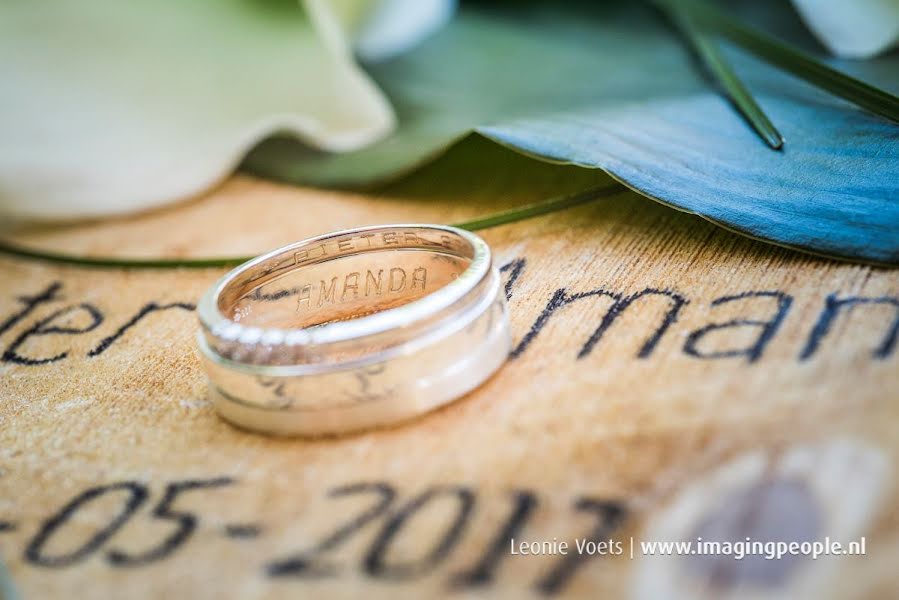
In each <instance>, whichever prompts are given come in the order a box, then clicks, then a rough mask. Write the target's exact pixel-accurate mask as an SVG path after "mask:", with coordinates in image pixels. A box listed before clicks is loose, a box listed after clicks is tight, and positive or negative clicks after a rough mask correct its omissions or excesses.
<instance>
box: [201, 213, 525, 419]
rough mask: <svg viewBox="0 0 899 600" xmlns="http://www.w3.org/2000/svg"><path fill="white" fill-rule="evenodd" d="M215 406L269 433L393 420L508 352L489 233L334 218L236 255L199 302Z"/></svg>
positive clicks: (432, 401) (449, 392)
mask: <svg viewBox="0 0 899 600" xmlns="http://www.w3.org/2000/svg"><path fill="white" fill-rule="evenodd" d="M197 312H198V315H199V319H200V326H201V327H200V332H199V334H198V336H197V340H198V344H199V347H200V354H201V357H202V361H203V365H204V368H205V369H206V372H207V374H208V376H209V390H210V392H209V393H210V398H211V399H212V401H213V403H214V405H215V407H216V409H217V410H218V412H219V414H220V415H221V416H222V417H224V418H225V419H226V420H228V421H231V422H232V423H234V424H236V425H238V426H241V427H244V428H247V429H251V430H255V431H261V432H265V433H271V434H280V435H321V434H337V433H347V432H350V431H356V430H361V429H367V428H371V427H377V426H382V425H387V424H391V423H396V422H398V421H401V420H404V419H408V418H411V417H414V416H417V415H420V414H422V413H424V412H427V411H430V410H432V409H434V408H437V407H439V406H442V405H444V404H446V403H448V402H450V401H452V400H454V399H456V398H458V397H459V396H462V395H464V394H465V393H467V392H469V391H471V390H473V389H474V388H476V387H477V386H479V385H480V384H481V383H483V382H484V381H485V380H486V379H487V378H488V377H489V376H490V375H491V374H493V373H494V372H495V371H496V370H497V369H498V368H499V367H500V365H502V363H503V362H504V361H505V360H506V357H507V356H508V353H509V348H510V344H511V341H510V337H509V320H508V313H507V308H506V298H505V294H504V292H503V288H502V285H501V282H500V276H499V272H498V270H497V268H496V266H495V265H494V264H493V260H492V257H491V253H490V248H489V246H488V245H487V244H486V243H485V242H484V241H483V240H482V239H481V238H480V237H478V236H477V235H474V234H473V233H470V232H468V231H465V230H462V229H458V228H455V227H447V226H442V225H386V226H375V227H364V228H360V229H350V230H346V231H338V232H335V233H330V234H327V235H323V236H318V237H314V238H310V239H306V240H303V241H300V242H297V243H294V244H291V245H289V246H285V247H283V248H280V249H278V250H275V251H273V252H270V253H268V254H265V255H263V256H260V257H258V258H256V259H253V260H251V261H249V262H247V263H244V264H243V265H241V266H239V267H237V268H236V269H234V270H233V271H231V272H230V273H228V274H227V275H225V276H224V277H223V278H222V279H220V280H219V281H218V282H217V283H215V284H214V285H213V286H212V287H211V288H210V289H209V291H208V292H207V293H206V294H205V295H204V297H203V298H202V300H201V301H200V303H199V305H198V308H197Z"/></svg>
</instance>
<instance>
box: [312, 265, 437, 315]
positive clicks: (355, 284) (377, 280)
mask: <svg viewBox="0 0 899 600" xmlns="http://www.w3.org/2000/svg"><path fill="white" fill-rule="evenodd" d="M427 280H428V270H427V269H426V268H425V267H416V268H415V269H411V270H409V269H404V268H403V267H391V268H390V269H378V270H377V271H373V270H371V269H366V270H365V272H364V273H363V272H362V271H352V272H351V273H347V274H346V275H344V276H342V277H341V276H337V275H335V276H334V277H331V279H330V280H328V281H325V280H324V279H320V280H319V283H318V285H317V286H315V285H313V284H312V283H306V284H303V285H301V286H299V288H297V289H298V293H297V312H299V311H302V310H308V309H311V308H320V307H322V306H324V305H325V304H340V303H342V302H346V301H348V300H350V301H351V300H356V299H358V298H360V297H361V298H367V297H370V296H381V295H384V294H399V293H400V292H403V291H406V290H415V289H421V290H422V291H424V290H425V288H426V286H427Z"/></svg>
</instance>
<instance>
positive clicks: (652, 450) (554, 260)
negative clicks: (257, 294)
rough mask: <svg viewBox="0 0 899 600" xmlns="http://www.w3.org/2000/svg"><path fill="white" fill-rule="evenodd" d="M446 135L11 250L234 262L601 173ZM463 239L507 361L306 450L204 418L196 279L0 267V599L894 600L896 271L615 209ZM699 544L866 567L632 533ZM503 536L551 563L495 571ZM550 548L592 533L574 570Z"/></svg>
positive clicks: (202, 279)
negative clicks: (843, 547)
mask: <svg viewBox="0 0 899 600" xmlns="http://www.w3.org/2000/svg"><path fill="white" fill-rule="evenodd" d="M466 148H467V150H466V151H458V152H454V153H453V154H451V155H450V156H448V157H446V158H445V159H444V160H442V161H440V162H439V163H437V164H436V165H434V166H432V167H430V168H428V169H425V170H424V171H423V172H422V173H419V174H417V175H415V176H413V177H412V178H411V179H408V180H406V181H404V182H402V183H400V184H397V185H394V186H392V187H390V188H387V189H385V190H382V191H380V192H378V193H377V194H369V195H363V194H354V193H348V192H333V191H322V190H312V189H297V188H290V187H286V186H280V185H277V184H273V183H269V182H263V181H258V180H254V179H252V178H250V177H248V176H237V177H235V178H233V179H232V180H230V181H228V182H226V183H225V184H224V185H223V186H222V187H221V188H220V189H218V190H215V191H214V192H212V193H211V194H209V195H208V196H206V197H203V198H199V199H196V200H194V201H191V202H189V203H186V204H183V205H179V206H176V207H173V208H170V209H165V210H160V211H157V212H154V213H150V214H146V215H139V216H137V217H129V218H122V219H115V220H112V221H107V222H97V223H81V224H74V225H70V226H64V227H53V228H43V229H31V230H28V231H23V232H20V233H18V234H16V236H15V239H16V240H18V241H19V242H21V243H28V244H31V245H34V246H39V247H43V248H55V249H64V250H71V251H78V252H86V253H94V254H113V253H115V254H119V255H128V256H155V255H160V254H164V255H167V256H209V255H216V254H245V253H250V254H251V253H254V252H259V251H263V250H267V249H270V248H272V247H276V246H278V245H281V244H283V243H286V242H289V241H292V240H295V239H298V238H301V237H304V236H306V235H311V234H317V233H321V232H325V231H329V230H333V229H337V228H343V227H347V226H353V225H361V224H372V223H382V222H391V221H407V222H408V221H431V222H453V221H457V220H461V219H464V218H469V217H473V216H476V215H479V214H485V213H488V212H491V211H493V210H496V209H498V208H503V207H509V206H513V205H516V204H520V203H522V202H528V201H534V200H537V199H540V198H543V197H546V196H547V195H549V194H552V193H562V192H565V191H571V190H575V189H581V188H583V187H585V186H588V185H595V184H598V183H602V182H603V181H605V179H604V176H603V175H602V174H600V173H595V172H589V171H585V170H580V169H576V168H574V167H556V166H546V165H538V164H537V163H534V162H531V161H529V160H527V159H524V158H521V157H517V156H515V155H511V154H507V153H505V152H504V151H500V150H497V149H495V148H493V147H488V146H486V145H484V144H482V143H481V142H477V141H474V142H471V143H469V144H468V145H467V146H466ZM487 165H490V166H491V168H489V169H488V168H486V167H487ZM494 165H495V166H494ZM482 235H483V236H484V237H485V239H486V240H487V241H488V242H489V243H490V244H491V245H492V247H493V248H494V250H495V252H496V254H497V255H498V257H499V261H500V264H502V265H503V272H504V276H505V277H506V281H507V285H508V291H509V295H510V307H511V315H512V329H513V335H514V342H515V350H514V352H513V357H512V358H511V359H510V360H509V362H508V363H507V364H506V365H505V366H504V367H503V368H502V369H501V371H500V372H499V373H498V374H497V375H496V376H495V377H494V378H492V379H491V380H490V381H488V383H487V384H486V385H484V386H483V387H482V388H481V389H479V390H477V391H476V392H475V393H472V394H470V395H469V396H467V397H466V398H464V399H462V400H460V401H459V402H456V403H454V404H452V405H451V406H449V407H446V408H444V409H442V410H439V411H437V412H435V413H432V414H430V415H427V416H425V417H423V418H420V419H417V420H415V421H413V422H409V423H406V424H403V425H401V426H397V427H394V428H390V429H385V430H378V431H372V432H368V433H364V434H361V435H355V436H351V437H345V438H338V439H321V440H312V441H309V440H305V441H304V440H286V439H271V438H267V437H263V436H259V435H254V434H249V433H245V432H242V431H239V430H237V429H235V428H233V427H231V426H229V425H228V424H226V423H224V422H222V421H221V420H219V419H218V418H217V417H216V414H215V412H214V411H213V410H212V407H211V406H210V405H209V404H208V402H207V400H206V398H205V391H206V384H205V380H204V375H203V373H202V372H201V370H200V368H199V362H198V359H197V355H196V351H195V348H194V337H193V336H194V331H195V329H196V317H195V315H194V314H193V312H192V306H193V304H194V303H195V302H196V301H197V299H198V298H199V296H200V295H201V294H202V293H203V291H204V290H205V288H206V287H207V286H208V285H209V284H210V283H211V282H212V281H214V280H215V278H217V277H218V276H220V275H221V273H222V272H223V271H222V270H221V269H208V270H200V271H197V270H175V271H122V270H109V269H106V270H104V269H85V268H78V267H68V266H59V265H51V264H47V263H41V262H35V261H28V260H20V259H11V258H0V279H2V281H3V287H2V294H0V346H2V351H3V362H2V366H0V377H2V379H0V381H2V384H0V386H2V387H0V552H2V557H3V560H4V561H5V563H6V565H7V568H8V570H9V571H10V573H11V576H12V579H13V581H14V582H15V586H16V587H17V589H18V590H19V592H20V594H21V596H22V597H23V598H57V597H59V598H63V597H65V598H69V597H76V598H83V597H115V598H125V597H127V598H159V597H166V598H175V597H184V598H189V597H190V598H195V597H215V598H282V597H283V598H287V597H312V598H316V597H328V598H334V599H337V598H352V597H360V596H363V595H364V597H370V598H398V597H407V598H430V597H439V596H442V595H455V596H458V597H480V596H484V597H491V598H519V597H529V596H534V597H539V596H555V597H563V598H596V597H631V598H639V599H648V598H659V597H668V598H696V597H716V598H717V597H725V596H727V597H739V598H744V597H746V598H750V597H772V596H775V597H776V596H782V597H834V598H884V597H896V596H897V595H899V583H897V577H896V574H895V573H896V572H895V565H896V561H897V559H899V512H897V510H896V507H897V505H899V503H897V495H896V491H895V487H894V486H893V481H894V479H895V474H896V460H897V459H899V436H897V430H899V427H897V424H899V420H897V417H899V414H897V413H899V403H897V400H899V391H897V390H899V371H897V361H899V358H897V351H896V343H897V339H896V338H897V317H899V273H897V272H895V271H890V270H885V269H879V268H873V267H868V266H857V265H850V264H842V263H837V262H833V261H829V260H824V259H818V258H814V257H809V256H805V255H801V254H797V253H794V252H791V251H787V250H782V249H778V248H773V247H770V246H766V245H763V244H760V243H757V242H753V241H750V240H747V239H744V238H741V237H738V236H735V235H733V234H730V233H728V232H726V231H723V230H721V229H720V228H717V227H715V226H713V225H711V224H709V223H707V222H705V221H703V220H701V219H699V218H697V217H694V216H691V215H686V214H683V213H678V212H676V211H673V210H671V209H668V208H664V207H661V206H659V205H657V204H655V203H653V202H651V201H648V200H646V199H643V198H641V197H638V196H637V195H635V194H633V193H623V194H620V195H617V196H614V197H612V198H607V199H604V200H600V201H597V202H595V203H593V204H591V205H589V206H583V207H580V208H576V209H572V210H568V211H565V212H559V213H555V214H552V215H549V216H545V217H540V218H536V219H531V220H527V221H523V222H519V223H516V224H513V225H508V226H503V227H496V228H493V229H489V230H486V231H483V232H482ZM697 537H703V539H705V540H707V541H708V540H716V539H717V540H723V539H743V538H745V537H750V538H752V539H753V540H768V541H772V540H786V541H791V540H796V541H818V540H820V541H823V540H825V538H830V539H831V540H839V541H841V542H846V543H848V542H849V541H853V540H856V541H857V540H859V539H860V538H862V537H864V539H865V555H864V556H822V557H819V558H817V559H815V560H812V559H811V558H808V557H798V556H797V557H788V558H786V559H783V560H777V561H775V560H765V559H764V558H759V557H747V558H745V559H743V560H734V559H733V558H730V557H721V556H699V555H694V556H685V557H659V556H655V557H653V556H646V555H644V554H643V551H642V547H641V542H646V541H652V540H657V541H671V540H695V539H696V538H697ZM510 538H514V539H515V540H516V542H521V541H526V542H546V544H544V547H547V548H550V547H551V546H552V545H553V542H554V541H555V542H556V543H558V542H562V541H567V542H568V543H570V544H571V549H570V551H569V554H567V555H562V554H555V555H541V556H523V555H520V554H517V555H516V554H512V553H511V551H510V550H511V547H510ZM578 539H587V540H589V539H592V540H594V541H601V540H606V544H605V545H600V546H601V547H600V550H601V551H602V552H603V554H604V555H592V556H591V555H588V554H578V553H577V551H576V549H575V541H576V540H578ZM556 548H557V546H556ZM631 551H633V557H632V556H631ZM0 589H2V588H0Z"/></svg>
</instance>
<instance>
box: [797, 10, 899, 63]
mask: <svg viewBox="0 0 899 600" xmlns="http://www.w3.org/2000/svg"><path fill="white" fill-rule="evenodd" d="M793 5H794V6H795V7H796V10H797V11H798V12H799V14H800V16H801V17H802V19H803V20H804V21H805V23H806V25H808V28H809V29H810V30H811V31H812V33H814V34H815V35H816V36H817V37H818V39H819V40H821V43H823V44H824V45H825V46H827V48H828V50H830V51H831V52H832V53H833V54H835V55H837V56H840V57H843V58H871V57H872V56H876V55H877V54H880V53H882V52H885V51H886V50H888V49H890V48H892V47H893V46H895V45H896V44H897V43H899V0H851V1H847V0H793Z"/></svg>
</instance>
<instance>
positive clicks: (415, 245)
mask: <svg viewBox="0 0 899 600" xmlns="http://www.w3.org/2000/svg"><path fill="white" fill-rule="evenodd" d="M473 256H474V248H473V247H472V245H471V243H470V242H468V240H466V239H465V238H464V237H462V236H459V235H457V234H454V233H453V232H450V231H444V230H439V229H424V228H416V227H411V228H379V229H374V230H363V231H361V232H354V233H348V234H345V235H341V236H335V237H332V238H328V239H326V240H319V241H316V242H312V243H310V244H305V245H303V246H300V247H298V248H294V249H292V250H291V251H289V252H284V253H282V254H279V255H277V256H276V257H273V258H271V259H269V260H268V261H266V262H264V263H262V264H260V265H258V266H256V267H255V268H254V269H251V270H248V271H247V272H245V273H243V274H241V276H240V277H239V278H238V279H237V280H236V281H235V282H234V283H233V284H232V285H231V286H229V287H228V288H227V289H226V290H223V293H222V295H221V297H220V300H219V309H220V310H221V311H222V313H223V314H224V315H225V316H226V317H227V318H229V319H231V320H233V321H235V322H238V323H240V324H242V325H247V326H253V327H263V328H279V329H295V328H309V327H315V326H317V325H324V324H327V323H333V322H335V321H345V320H349V319H355V318H360V317H364V316H366V315H370V314H373V313H377V312H381V311H384V310H388V309H391V308H396V307H398V306H402V305H404V304H408V303H410V302H413V301H415V300H417V299H419V298H421V297H423V296H426V295H428V294H431V293H433V292H434V291H436V290H438V289H440V288H442V287H444V286H445V285H447V284H448V283H450V282H451V281H453V280H454V279H456V278H457V277H458V276H459V275H460V274H462V273H463V272H464V271H465V270H466V269H467V268H468V266H469V264H470V263H471V261H472V259H473Z"/></svg>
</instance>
